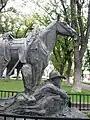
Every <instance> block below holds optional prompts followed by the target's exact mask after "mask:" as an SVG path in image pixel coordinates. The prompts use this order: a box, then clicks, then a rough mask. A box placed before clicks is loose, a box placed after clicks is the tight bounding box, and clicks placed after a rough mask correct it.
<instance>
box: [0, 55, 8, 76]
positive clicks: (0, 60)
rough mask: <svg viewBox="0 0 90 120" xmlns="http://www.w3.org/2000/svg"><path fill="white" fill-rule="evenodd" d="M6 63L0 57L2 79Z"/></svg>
mask: <svg viewBox="0 0 90 120" xmlns="http://www.w3.org/2000/svg"><path fill="white" fill-rule="evenodd" d="M7 64H8V61H6V60H5V59H4V57H3V56H0V77H2V75H3V72H4V70H5V68H6V67H7Z"/></svg>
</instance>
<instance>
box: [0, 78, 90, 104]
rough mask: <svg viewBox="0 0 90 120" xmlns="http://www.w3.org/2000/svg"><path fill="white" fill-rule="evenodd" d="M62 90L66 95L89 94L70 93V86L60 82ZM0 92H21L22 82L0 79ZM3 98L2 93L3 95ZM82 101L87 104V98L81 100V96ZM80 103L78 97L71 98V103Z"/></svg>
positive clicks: (88, 92)
mask: <svg viewBox="0 0 90 120" xmlns="http://www.w3.org/2000/svg"><path fill="white" fill-rule="evenodd" d="M62 88H63V89H64V90H65V91H66V92H67V93H68V94H70V93H71V94H90V91H88V90H82V92H72V85H70V86H67V85H66V84H65V82H62ZM0 90H5V91H8V90H9V91H10V90H11V91H19V92H20V91H23V90H24V86H23V81H22V80H11V79H0ZM3 96H4V93H3ZM81 99H82V101H83V100H84V101H85V102H88V99H87V96H85V97H84V98H83V96H82V98H81ZM76 100H77V101H80V96H79V95H78V96H77V97H76V96H73V98H72V96H71V101H76Z"/></svg>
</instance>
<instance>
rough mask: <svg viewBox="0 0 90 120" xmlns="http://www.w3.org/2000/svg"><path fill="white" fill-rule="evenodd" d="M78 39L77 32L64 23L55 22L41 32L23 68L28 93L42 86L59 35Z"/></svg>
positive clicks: (29, 50) (30, 48) (29, 47)
mask: <svg viewBox="0 0 90 120" xmlns="http://www.w3.org/2000/svg"><path fill="white" fill-rule="evenodd" d="M58 34H61V35H63V36H71V37H76V36H77V34H76V31H75V30H74V29H72V28H71V27H70V26H69V25H67V24H66V23H63V22H58V21H54V22H52V23H51V24H50V25H49V26H47V27H46V28H45V29H44V30H42V31H40V32H39V34H38V35H37V37H36V39H35V40H33V42H32V43H31V44H29V46H28V48H27V50H26V64H24V65H23V67H22V76H23V82H24V88H25V92H26V93H30V92H33V89H34V88H35V87H36V86H38V85H39V84H40V79H41V77H42V74H43V72H44V69H45V68H46V67H47V65H48V59H49V55H50V53H51V51H52V50H53V47H54V44H55V42H56V40H57V35H58Z"/></svg>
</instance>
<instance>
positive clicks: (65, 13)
mask: <svg viewBox="0 0 90 120" xmlns="http://www.w3.org/2000/svg"><path fill="white" fill-rule="evenodd" d="M61 4H62V7H63V10H64V15H65V16H66V18H65V19H66V20H65V21H66V22H67V23H68V24H70V22H69V19H68V15H67V10H66V8H65V5H64V1H63V0H61Z"/></svg>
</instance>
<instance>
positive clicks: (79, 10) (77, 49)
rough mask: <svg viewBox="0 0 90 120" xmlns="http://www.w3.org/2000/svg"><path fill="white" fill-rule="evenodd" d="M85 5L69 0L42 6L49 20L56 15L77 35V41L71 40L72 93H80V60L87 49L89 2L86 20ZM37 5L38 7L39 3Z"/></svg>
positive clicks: (89, 15) (89, 29) (76, 0)
mask: <svg viewBox="0 0 90 120" xmlns="http://www.w3.org/2000/svg"><path fill="white" fill-rule="evenodd" d="M86 3H87V1H84V0H70V3H69V2H68V1H65V0H60V1H59V0H54V1H53V0H50V1H49V2H48V4H47V5H45V6H44V9H45V11H46V13H48V14H49V17H50V16H51V19H52V18H53V19H55V18H56V16H57V15H58V16H59V19H60V20H64V21H66V22H67V23H68V24H69V25H71V26H72V27H73V28H74V29H75V30H76V31H77V33H78V36H79V37H78V39H77V40H73V46H74V47H73V48H74V85H73V90H74V91H81V87H80V81H81V70H82V58H83V56H84V52H85V50H86V47H87V42H88V37H89V32H90V1H89V4H88V18H87V19H86V20H85V16H84V10H83V7H84V5H85V4H86ZM37 4H38V5H39V6H40V4H39V2H38V3H37ZM68 45H69V44H68ZM55 50H56V49H55ZM59 50H60V49H59ZM72 52H73V50H72ZM54 53H56V52H54ZM69 63H70V62H69ZM68 74H69V73H68Z"/></svg>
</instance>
